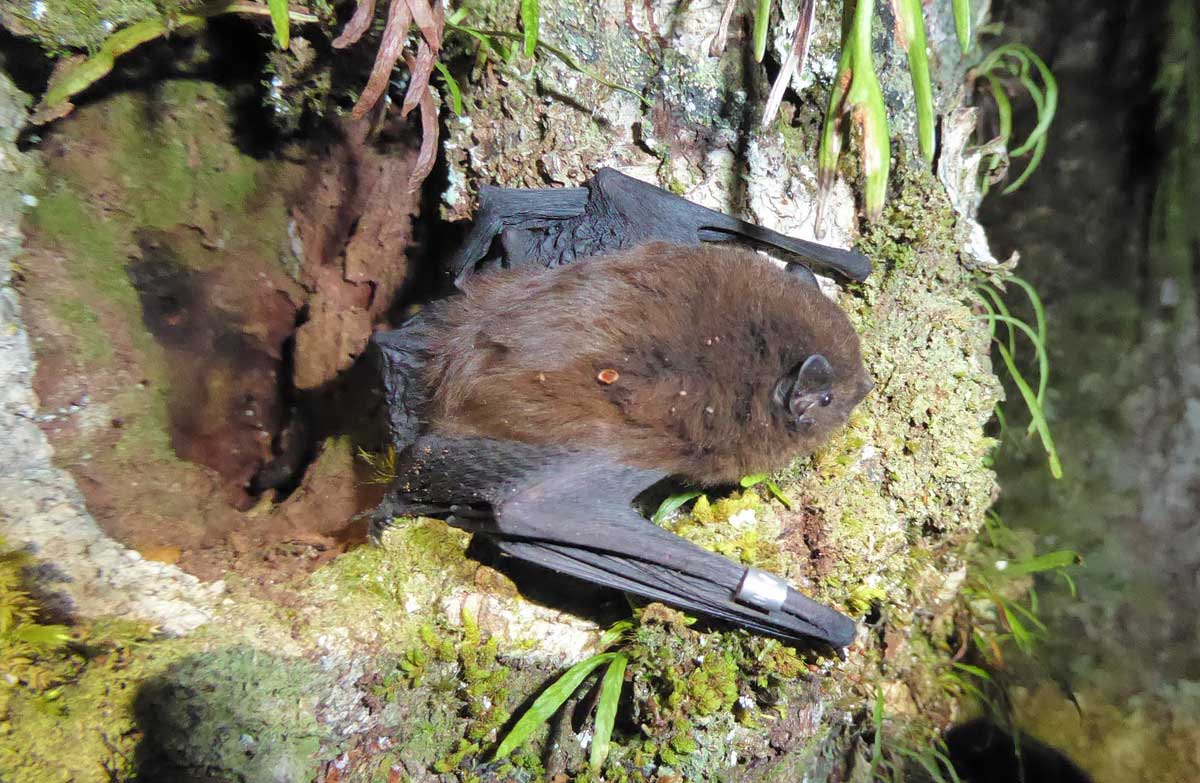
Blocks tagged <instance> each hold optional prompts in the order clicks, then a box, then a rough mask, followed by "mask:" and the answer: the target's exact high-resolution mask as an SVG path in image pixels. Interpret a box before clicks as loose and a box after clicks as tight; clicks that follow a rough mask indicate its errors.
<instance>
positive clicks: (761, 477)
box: [738, 473, 796, 511]
mask: <svg viewBox="0 0 1200 783" xmlns="http://www.w3.org/2000/svg"><path fill="white" fill-rule="evenodd" d="M738 483H740V484H741V485H742V489H750V488H751V487H754V486H757V485H759V484H762V485H763V486H764V487H766V488H767V491H768V492H770V493H771V495H772V496H773V497H774V498H775V499H776V500H778V501H779V502H780V503H782V504H783V505H784V506H785V507H786V508H787V510H788V511H795V510H796V506H795V505H794V504H793V503H792V499H791V498H789V497H788V496H787V495H785V494H783V490H782V489H780V488H779V485H778V484H776V483H775V482H774V481H771V479H770V476H769V474H767V473H751V474H750V475H749V476H744V477H743V478H742V480H741V481H740V482H738Z"/></svg>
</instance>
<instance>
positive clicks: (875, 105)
mask: <svg viewBox="0 0 1200 783" xmlns="http://www.w3.org/2000/svg"><path fill="white" fill-rule="evenodd" d="M873 10H874V3H873V2H872V0H855V7H854V16H853V19H852V21H851V23H850V30H849V33H848V34H847V36H846V41H845V43H844V44H843V45H842V57H841V61H840V62H839V63H838V70H837V75H836V76H834V79H833V89H832V90H831V91H830V94H829V108H828V109H827V110H826V112H825V124H824V127H823V128H822V129H821V144H820V147H819V148H818V150H817V182H818V187H819V188H820V191H821V194H822V195H821V196H819V197H818V199H819V201H818V208H817V211H818V217H817V224H818V225H820V224H821V223H822V220H821V217H820V214H821V206H820V204H821V202H823V201H824V198H825V194H827V193H828V191H829V188H830V186H832V184H833V178H834V175H835V174H836V173H837V163H838V158H839V157H840V156H841V153H842V139H843V137H844V136H845V135H846V132H847V131H848V130H849V127H850V126H854V127H856V128H857V130H858V138H859V142H860V143H861V145H862V165H863V174H864V176H865V177H866V188H865V198H866V208H867V215H868V217H870V218H871V219H872V220H874V219H875V218H877V217H879V215H880V214H881V213H882V212H883V200H884V196H885V195H886V194H887V181H888V169H889V167H890V165H891V140H890V138H889V136H888V123H887V108H886V107H885V106H884V103H883V92H882V90H881V89H880V87H879V77H878V76H877V75H876V74H875V64H874V62H873V61H872V52H871V18H872V15H873V14H872V12H873ZM847 120H849V123H847Z"/></svg>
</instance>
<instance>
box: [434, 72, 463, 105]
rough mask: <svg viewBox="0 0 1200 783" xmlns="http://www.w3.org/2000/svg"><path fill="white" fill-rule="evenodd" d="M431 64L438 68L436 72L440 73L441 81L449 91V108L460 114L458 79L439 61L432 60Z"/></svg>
mask: <svg viewBox="0 0 1200 783" xmlns="http://www.w3.org/2000/svg"><path fill="white" fill-rule="evenodd" d="M433 65H434V67H435V68H437V69H438V73H440V74H441V75H442V81H444V82H445V83H446V89H447V90H449V91H450V108H452V109H454V113H455V114H462V113H463V99H462V88H461V87H459V86H458V81H457V80H456V79H455V78H454V77H453V76H451V75H450V69H449V68H447V67H446V66H444V65H442V63H441V61H439V60H434V62H433Z"/></svg>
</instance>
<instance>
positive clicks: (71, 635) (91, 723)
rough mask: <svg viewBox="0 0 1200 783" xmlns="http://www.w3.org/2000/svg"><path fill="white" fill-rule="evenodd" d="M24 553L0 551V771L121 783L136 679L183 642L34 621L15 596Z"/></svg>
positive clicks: (121, 627) (116, 626)
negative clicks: (0, 675) (1, 678)
mask: <svg viewBox="0 0 1200 783" xmlns="http://www.w3.org/2000/svg"><path fill="white" fill-rule="evenodd" d="M31 565H33V562H32V559H31V558H30V557H29V556H28V555H25V554H24V553H20V552H13V551H11V550H10V551H6V552H4V553H3V554H2V555H0V615H2V616H4V617H6V618H8V619H7V621H5V622H0V671H2V673H3V675H4V680H5V682H4V683H3V684H0V777H3V779H4V780H6V781H13V783H34V782H35V781H64V782H65V781H72V783H93V782H94V783H102V781H108V780H114V779H120V780H125V779H129V778H130V777H131V775H132V772H133V768H134V763H135V751H136V749H137V747H138V744H139V742H140V740H141V730H142V728H143V727H142V726H141V725H140V723H139V719H138V717H137V715H136V710H135V699H136V698H137V696H138V694H139V693H140V692H141V691H140V688H141V685H142V683H143V681H144V680H146V679H147V678H149V677H153V676H156V675H157V674H159V673H160V672H162V671H163V670H165V669H166V667H167V666H169V665H170V664H171V663H172V662H174V661H177V660H179V659H180V658H181V657H182V656H183V655H184V654H185V653H186V651H187V649H188V648H189V644H190V643H189V642H183V641H178V640H162V639H157V638H156V637H155V635H154V633H153V631H152V630H151V629H150V628H148V627H147V626H146V625H144V624H141V623H135V622H130V621H127V620H108V619H103V618H101V619H98V620H92V621H89V622H86V623H82V624H78V625H75V626H72V627H70V628H66V627H63V626H45V625H39V624H38V623H37V618H38V615H39V612H40V610H39V608H38V607H37V605H36V604H35V603H34V602H33V600H32V599H31V598H30V597H29V595H28V594H27V593H26V592H25V585H24V581H23V570H24V569H25V568H26V567H28V566H31Z"/></svg>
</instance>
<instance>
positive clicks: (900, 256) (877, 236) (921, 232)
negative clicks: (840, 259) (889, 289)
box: [858, 166, 960, 270]
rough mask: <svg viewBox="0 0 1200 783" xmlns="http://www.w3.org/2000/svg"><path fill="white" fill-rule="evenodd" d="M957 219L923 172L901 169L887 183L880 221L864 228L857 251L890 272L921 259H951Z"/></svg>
mask: <svg viewBox="0 0 1200 783" xmlns="http://www.w3.org/2000/svg"><path fill="white" fill-rule="evenodd" d="M956 224H957V218H956V216H955V213H954V209H953V208H952V207H951V205H950V200H949V198H948V197H947V196H946V191H945V189H944V188H943V187H942V185H941V183H940V182H938V181H937V178H936V177H934V176H933V174H932V173H931V172H930V171H929V170H928V169H926V168H924V167H920V166H902V167H900V168H899V170H898V171H897V172H896V176H895V177H894V178H893V180H892V183H891V192H890V194H889V196H888V200H887V203H886V206H885V207H884V211H883V217H882V219H881V220H877V221H875V222H874V223H871V224H869V225H868V226H867V229H866V231H865V233H864V234H863V236H862V238H861V239H860V240H859V242H858V248H859V249H860V250H861V251H862V252H864V253H866V254H867V255H868V256H869V257H870V258H872V259H874V260H877V261H880V262H884V263H886V264H888V265H889V267H890V268H891V269H895V270H903V269H908V268H910V267H911V266H912V265H913V264H914V263H916V262H917V261H918V259H919V258H920V257H921V256H922V255H928V254H934V255H937V256H940V257H943V258H951V259H953V258H955V257H956V256H957V254H958V246H959V244H960V243H959V242H958V240H957V233H956Z"/></svg>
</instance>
